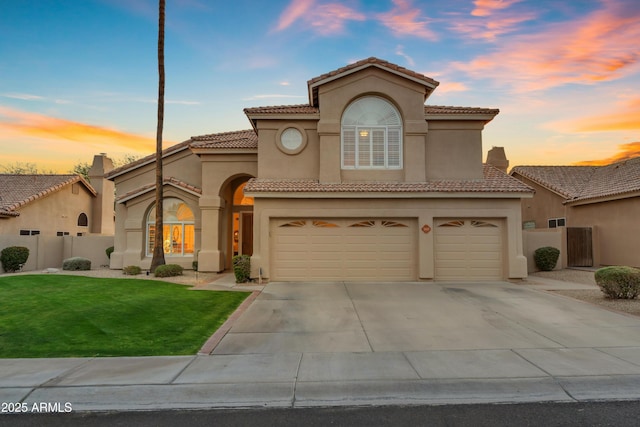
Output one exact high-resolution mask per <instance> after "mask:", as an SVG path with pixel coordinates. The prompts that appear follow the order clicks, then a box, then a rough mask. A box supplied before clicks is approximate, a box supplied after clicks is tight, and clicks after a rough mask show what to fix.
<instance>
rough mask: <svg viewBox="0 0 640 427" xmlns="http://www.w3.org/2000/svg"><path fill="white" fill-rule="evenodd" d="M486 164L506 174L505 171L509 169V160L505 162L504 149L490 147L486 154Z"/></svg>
mask: <svg viewBox="0 0 640 427" xmlns="http://www.w3.org/2000/svg"><path fill="white" fill-rule="evenodd" d="M487 164H489V165H492V166H494V167H496V168H498V169H500V170H501V171H502V172H504V173H507V169H509V160H507V155H506V154H505V152H504V147H492V148H491V150H489V153H488V154H487Z"/></svg>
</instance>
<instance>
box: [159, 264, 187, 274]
mask: <svg viewBox="0 0 640 427" xmlns="http://www.w3.org/2000/svg"><path fill="white" fill-rule="evenodd" d="M183 270H184V269H183V268H182V267H181V266H179V265H178V264H164V265H159V266H157V267H156V271H155V272H154V273H153V274H154V275H155V276H156V277H173V276H182V271H183Z"/></svg>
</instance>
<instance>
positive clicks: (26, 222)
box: [0, 183, 95, 236]
mask: <svg viewBox="0 0 640 427" xmlns="http://www.w3.org/2000/svg"><path fill="white" fill-rule="evenodd" d="M74 186H75V188H77V189H78V194H73V190H72V189H73V188H74ZM93 198H94V196H93V194H91V193H90V192H89V191H88V190H87V189H86V187H85V186H84V185H82V184H81V183H76V184H71V185H67V186H65V187H63V188H62V189H60V190H59V191H56V192H54V193H51V194H48V195H46V196H44V197H42V198H39V199H36V200H34V201H32V202H30V203H28V204H26V205H24V206H23V207H21V208H20V209H18V212H20V216H18V217H12V218H0V234H8V235H19V234H20V230H40V235H42V236H55V235H56V233H57V232H59V231H62V232H68V233H69V235H71V236H75V235H77V234H78V233H84V234H87V233H89V232H90V230H91V224H92V223H93V221H94V220H95V218H94V217H93V215H92V211H91V208H92V203H93ZM81 213H85V214H86V215H87V218H88V220H89V225H88V226H87V227H79V226H78V216H79V215H80V214H81Z"/></svg>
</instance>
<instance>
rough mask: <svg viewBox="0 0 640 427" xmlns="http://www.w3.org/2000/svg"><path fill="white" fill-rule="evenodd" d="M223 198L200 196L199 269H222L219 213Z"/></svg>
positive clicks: (217, 270) (222, 205)
mask: <svg viewBox="0 0 640 427" xmlns="http://www.w3.org/2000/svg"><path fill="white" fill-rule="evenodd" d="M224 203H225V202H224V200H223V199H221V198H220V197H217V196H203V197H201V198H200V213H201V215H202V229H201V232H200V239H201V242H200V252H198V270H199V271H215V272H219V271H223V270H224V259H223V255H224V252H223V251H222V250H221V248H220V214H221V211H222V209H223V208H224Z"/></svg>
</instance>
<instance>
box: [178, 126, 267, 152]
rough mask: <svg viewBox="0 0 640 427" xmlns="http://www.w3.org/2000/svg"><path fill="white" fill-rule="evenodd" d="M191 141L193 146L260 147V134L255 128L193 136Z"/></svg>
mask: <svg viewBox="0 0 640 427" xmlns="http://www.w3.org/2000/svg"><path fill="white" fill-rule="evenodd" d="M191 141H192V142H191V145H190V146H191V147H192V148H220V149H222V148H251V149H257V148H258V135H257V134H256V132H255V131H254V130H253V129H247V130H240V131H236V132H224V133H212V134H209V135H201V136H192V137H191Z"/></svg>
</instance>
